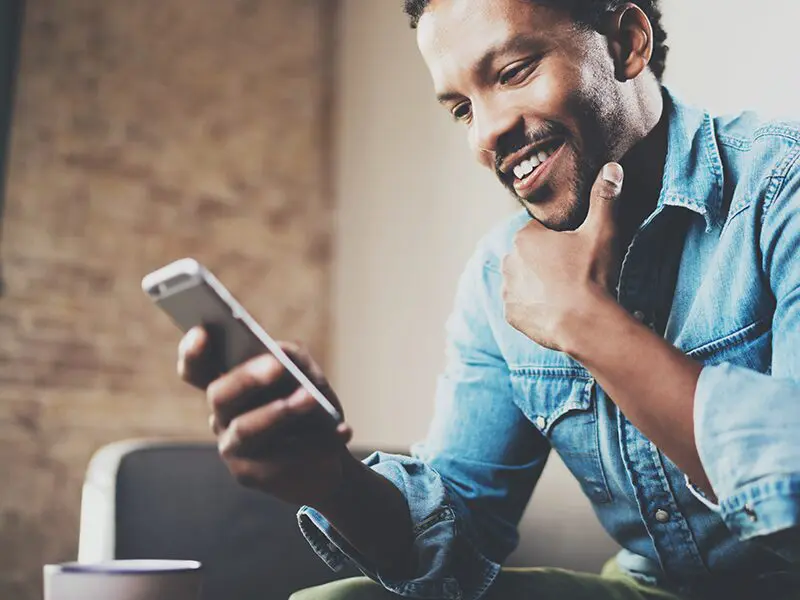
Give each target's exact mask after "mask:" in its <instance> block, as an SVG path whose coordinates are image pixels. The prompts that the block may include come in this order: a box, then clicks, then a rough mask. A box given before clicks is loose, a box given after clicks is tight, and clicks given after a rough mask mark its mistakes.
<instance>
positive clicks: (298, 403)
mask: <svg viewBox="0 0 800 600" xmlns="http://www.w3.org/2000/svg"><path fill="white" fill-rule="evenodd" d="M310 399H311V394H309V393H308V392H307V391H305V389H303V390H302V391H299V390H298V391H297V392H296V393H294V394H292V396H290V397H289V399H288V401H287V402H286V403H287V404H288V405H289V406H290V407H291V408H300V407H303V406H305V405H306V404H307V403H308V402H309V401H310Z"/></svg>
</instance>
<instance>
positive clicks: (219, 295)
mask: <svg viewBox="0 0 800 600" xmlns="http://www.w3.org/2000/svg"><path fill="white" fill-rule="evenodd" d="M142 290H143V291H144V292H145V293H146V294H147V295H148V296H150V298H151V299H152V300H153V302H155V304H156V305H157V306H158V307H160V308H161V310H163V311H164V312H165V313H167V315H168V316H169V317H170V318H171V319H172V321H173V322H174V323H175V324H176V325H177V326H178V327H179V328H180V329H181V330H182V331H183V332H184V333H186V332H187V331H189V330H190V329H192V328H193V327H196V326H198V325H199V326H202V327H204V328H205V329H206V331H207V332H208V335H209V338H210V342H211V344H212V347H213V349H214V351H215V352H216V353H217V356H215V359H217V360H218V361H219V365H220V368H221V370H222V372H227V371H230V370H231V369H233V368H234V367H236V366H238V365H240V364H242V363H244V362H245V361H247V360H249V359H251V358H254V357H256V356H259V355H261V354H266V353H270V354H272V355H273V356H274V357H275V358H277V359H278V361H280V363H281V364H282V365H283V366H284V367H285V368H286V370H287V371H288V372H289V373H290V374H291V375H292V376H293V377H294V378H295V379H296V380H297V382H298V383H299V384H300V385H301V386H303V387H304V388H305V389H306V390H307V391H308V393H309V394H311V396H312V397H313V398H314V399H315V400H316V401H317V402H318V403H319V405H320V406H321V407H322V408H323V409H324V410H325V412H327V413H328V414H329V415H330V416H331V417H332V418H333V419H334V420H335V421H336V422H337V423H341V421H342V416H341V414H340V413H339V411H338V410H337V409H336V407H334V406H333V404H331V402H330V401H329V400H328V399H327V398H326V397H325V395H324V394H323V393H322V392H320V391H319V388H317V386H316V385H314V382H313V381H311V380H310V379H309V378H308V377H307V376H306V375H305V373H303V371H302V370H300V368H299V367H298V366H297V365H296V364H295V363H294V362H292V360H291V359H290V358H289V356H288V355H287V354H286V352H284V351H283V349H282V348H281V347H280V345H278V343H277V342H276V341H275V340H274V339H272V338H271V337H270V336H269V334H267V332H266V331H264V329H263V328H262V327H261V326H260V325H259V324H258V323H257V322H256V321H255V319H253V317H251V316H250V314H249V313H248V312H247V311H246V310H245V309H244V308H243V307H242V305H241V304H239V303H238V302H237V301H236V299H235V298H234V297H233V296H232V295H231V294H230V292H228V290H227V289H225V286H223V285H222V283H220V281H219V280H218V279H217V278H216V277H214V275H212V274H211V272H210V271H208V269H206V268H205V267H203V266H202V265H201V264H200V263H198V262H197V261H196V260H194V259H192V258H184V259H181V260H177V261H175V262H173V263H171V264H169V265H167V266H165V267H162V268H160V269H158V270H157V271H153V272H152V273H150V274H149V275H146V276H145V277H144V279H142Z"/></svg>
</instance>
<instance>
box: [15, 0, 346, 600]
mask: <svg viewBox="0 0 800 600" xmlns="http://www.w3.org/2000/svg"><path fill="white" fill-rule="evenodd" d="M332 4H333V2H332V1H331V0H239V1H233V0H229V1H225V2H219V1H218V0H158V1H156V0H147V1H140V2H130V1H129V0H70V1H69V2H63V1H62V0H29V2H28V11H27V22H26V25H25V31H24V37H23V48H22V65H21V72H20V80H19V84H18V85H19V89H18V96H17V112H16V119H15V124H14V131H13V135H12V144H11V159H10V165H9V182H8V195H7V206H6V215H5V223H4V224H3V238H2V248H0V257H1V258H2V264H3V274H4V278H5V282H6V292H5V296H4V297H3V298H1V299H0V598H15V599H16V600H27V599H28V598H38V597H40V595H41V565H42V564H43V563H46V562H52V561H61V560H69V559H74V558H75V556H76V549H77V527H78V510H79V500H80V486H81V481H82V477H83V473H84V469H85V467H86V464H87V461H88V460H89V458H90V456H91V453H92V452H93V451H94V450H96V449H97V448H98V447H99V446H101V445H102V444H104V443H106V442H109V441H112V440H117V439H120V438H125V437H132V436H186V437H204V436H206V435H207V433H206V425H205V424H206V415H205V410H204V407H203V401H202V398H201V397H200V396H198V395H197V394H196V393H193V392H192V391H191V390H188V389H186V388H185V387H184V386H182V385H181V384H180V383H179V382H177V381H176V379H175V376H174V364H175V344H176V342H177V340H178V337H179V336H178V334H177V332H176V330H174V329H173V326H172V325H171V324H170V323H169V322H168V320H167V319H166V317H164V316H162V315H161V314H160V313H158V312H157V311H156V310H155V309H153V308H152V307H151V306H150V304H149V301H148V300H147V299H146V298H145V297H144V296H143V294H142V293H141V291H140V289H139V281H140V279H141V277H142V275H143V274H145V273H146V272H148V271H150V270H151V269H153V268H156V267H158V266H160V265H162V264H163V263H166V262H168V261H170V260H173V259H176V258H180V257H183V256H195V257H197V258H198V259H200V260H201V261H203V262H205V263H206V264H208V265H209V266H210V267H211V268H212V270H214V271H215V272H217V274H218V275H219V276H220V278H221V279H222V280H223V281H224V282H225V283H226V284H227V285H228V287H229V288H231V290H232V291H233V292H234V294H236V295H237V296H239V298H240V299H241V300H242V302H243V303H244V304H245V306H247V307H248V308H249V309H250V310H251V311H252V312H253V313H254V314H255V316H256V318H258V319H259V320H260V321H261V322H262V323H264V324H265V325H266V326H267V328H268V329H270V330H271V331H272V332H273V333H274V334H275V335H276V336H279V337H283V338H292V339H302V340H304V341H306V342H307V343H308V344H309V345H310V346H311V348H312V351H313V352H314V353H315V355H316V356H318V357H320V358H321V359H322V361H323V362H324V359H325V350H326V341H327V334H328V321H329V315H328V306H327V305H328V283H329V270H330V250H329V248H330V245H331V229H332V206H331V201H330V194H329V193H328V192H327V180H326V179H327V178H326V168H327V167H326V165H327V162H328V161H327V156H326V153H327V150H326V149H327V142H328V140H327V131H328V123H327V121H328V106H327V105H328V102H327V98H328V94H329V79H330V72H329V71H330V69H329V63H330V56H331V48H330V47H329V45H330V35H329V32H330V18H331V11H332Z"/></svg>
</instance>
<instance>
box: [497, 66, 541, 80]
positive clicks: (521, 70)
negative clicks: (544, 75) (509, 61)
mask: <svg viewBox="0 0 800 600" xmlns="http://www.w3.org/2000/svg"><path fill="white" fill-rule="evenodd" d="M535 67H536V61H535V60H525V61H521V62H518V63H514V64H513V65H511V66H510V67H508V68H507V69H505V70H503V71H502V72H501V73H500V77H499V79H498V81H499V82H500V85H517V84H520V83H522V82H523V81H525V79H526V78H527V77H528V75H530V74H531V73H533V71H534V70H535Z"/></svg>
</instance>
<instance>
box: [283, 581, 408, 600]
mask: <svg viewBox="0 0 800 600" xmlns="http://www.w3.org/2000/svg"><path fill="white" fill-rule="evenodd" d="M395 598H397V596H395V595H394V594H392V593H390V592H387V591H386V590H385V589H384V588H383V587H381V586H380V585H378V584H377V583H375V582H374V581H371V580H370V579H367V578H366V577H354V578H352V579H342V580H340V581H333V582H331V583H326V584H325V585H320V586H317V587H313V588H308V589H305V590H300V591H299V592H295V593H294V594H292V595H291V597H290V598H289V600H388V599H395Z"/></svg>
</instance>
